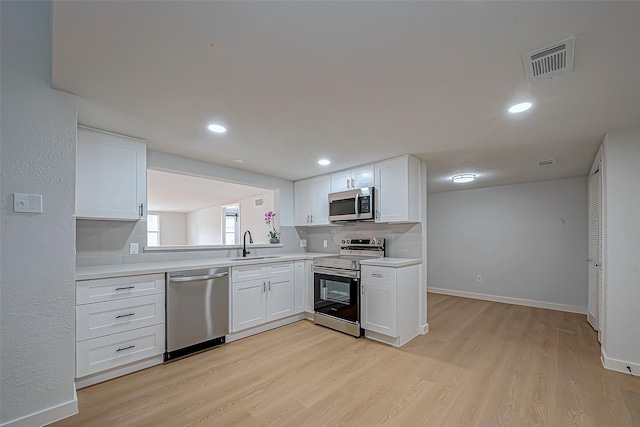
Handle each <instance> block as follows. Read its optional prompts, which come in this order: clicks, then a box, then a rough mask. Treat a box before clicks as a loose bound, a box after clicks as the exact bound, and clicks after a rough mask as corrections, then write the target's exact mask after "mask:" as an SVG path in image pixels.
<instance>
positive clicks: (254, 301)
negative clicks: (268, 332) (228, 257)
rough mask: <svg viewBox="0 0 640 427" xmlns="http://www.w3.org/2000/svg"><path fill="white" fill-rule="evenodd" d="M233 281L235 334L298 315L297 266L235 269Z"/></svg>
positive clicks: (232, 297) (263, 266)
mask: <svg viewBox="0 0 640 427" xmlns="http://www.w3.org/2000/svg"><path fill="white" fill-rule="evenodd" d="M256 275H259V277H256ZM231 278H232V284H231V287H232V292H231V302H230V304H231V332H238V331H241V330H243V329H247V328H251V327H254V326H259V325H262V324H264V323H267V322H271V321H273V320H278V319H282V318H284V317H288V316H292V315H294V314H295V312H296V308H295V267H294V263H293V262H287V263H274V264H262V265H258V266H255V265H254V266H242V267H233V268H232V271H231Z"/></svg>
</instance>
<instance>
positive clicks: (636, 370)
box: [600, 347, 640, 376]
mask: <svg viewBox="0 0 640 427" xmlns="http://www.w3.org/2000/svg"><path fill="white" fill-rule="evenodd" d="M600 360H601V361H602V366H604V367H605V368H606V369H610V370H612V371H618V372H624V373H625V374H627V375H628V374H629V370H628V369H627V366H628V367H630V368H631V374H633V375H635V376H640V364H638V363H631V362H624V361H622V360H618V359H613V358H611V357H608V356H607V353H606V352H605V351H604V348H602V347H600Z"/></svg>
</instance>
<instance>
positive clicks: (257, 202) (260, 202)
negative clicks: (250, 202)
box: [254, 199, 264, 206]
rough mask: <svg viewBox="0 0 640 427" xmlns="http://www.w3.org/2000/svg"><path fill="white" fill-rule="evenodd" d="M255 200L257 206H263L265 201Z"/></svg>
mask: <svg viewBox="0 0 640 427" xmlns="http://www.w3.org/2000/svg"><path fill="white" fill-rule="evenodd" d="M254 200H255V203H256V206H262V203H263V202H264V200H263V199H254Z"/></svg>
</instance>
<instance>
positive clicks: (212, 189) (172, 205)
mask: <svg viewBox="0 0 640 427" xmlns="http://www.w3.org/2000/svg"><path fill="white" fill-rule="evenodd" d="M269 191H273V190H267V189H264V188H258V187H250V186H247V185H240V184H234V183H230V182H224V181H216V180H212V179H209V178H201V177H197V176H188V175H181V174H176V173H170V172H164V171H158V170H151V169H149V170H148V171H147V204H148V206H149V210H150V211H151V212H192V211H196V210H200V209H204V208H209V207H212V206H225V205H230V204H233V203H237V202H239V201H240V200H244V199H248V198H250V197H256V196H260V195H263V194H265V193H267V192H269Z"/></svg>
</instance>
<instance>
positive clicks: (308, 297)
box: [304, 260, 314, 313]
mask: <svg viewBox="0 0 640 427" xmlns="http://www.w3.org/2000/svg"><path fill="white" fill-rule="evenodd" d="M304 269H305V271H306V273H307V276H306V280H307V281H306V283H305V291H306V293H305V307H304V311H306V312H308V313H313V311H314V310H313V303H314V302H313V298H314V293H313V284H314V281H313V261H310V260H305V262H304Z"/></svg>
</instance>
